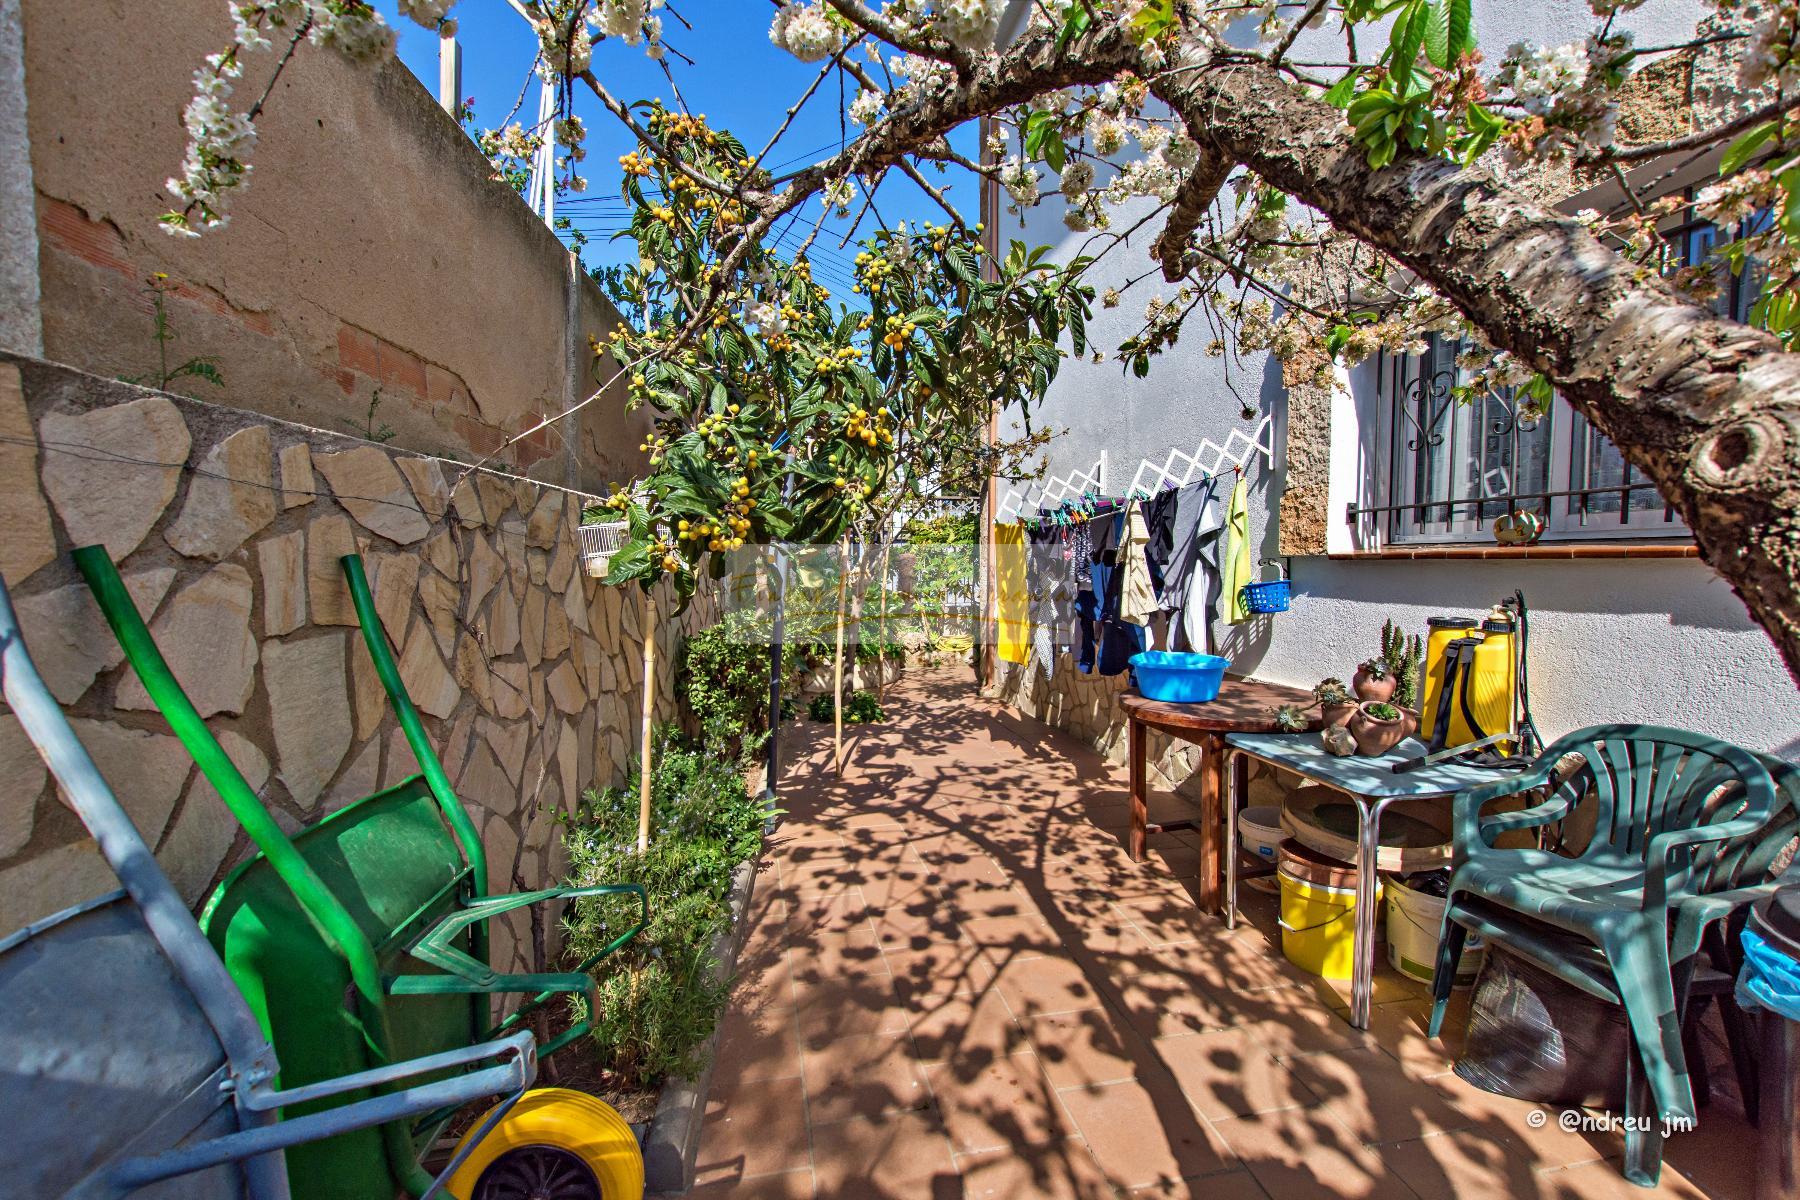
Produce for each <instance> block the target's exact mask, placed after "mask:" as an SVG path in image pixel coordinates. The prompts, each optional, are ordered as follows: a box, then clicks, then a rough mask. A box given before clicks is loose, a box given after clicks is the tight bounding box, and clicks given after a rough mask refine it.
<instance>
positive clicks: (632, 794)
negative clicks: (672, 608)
mask: <svg viewBox="0 0 1800 1200" xmlns="http://www.w3.org/2000/svg"><path fill="white" fill-rule="evenodd" d="M654 762H655V764H656V765H655V767H654V768H653V770H652V771H651V774H650V789H651V835H650V849H649V852H648V853H647V854H644V855H639V854H638V852H637V822H638V770H637V766H636V764H633V767H632V769H631V771H630V777H629V778H628V779H627V781H626V785H625V786H624V787H618V788H606V789H605V790H603V791H600V792H591V791H590V792H589V793H588V794H587V797H586V800H585V802H584V804H583V805H582V807H581V809H580V811H578V812H577V813H575V814H573V815H572V816H571V817H570V818H569V829H568V832H567V836H566V839H565V840H566V843H567V845H568V849H569V860H570V867H569V882H570V883H571V884H573V885H575V886H578V887H586V886H592V885H594V884H601V883H641V884H643V885H644V887H645V889H646V890H647V891H648V893H649V897H650V925H649V927H648V928H647V929H645V930H644V932H643V933H640V934H639V935H638V936H637V937H636V938H635V939H634V940H633V941H631V942H630V943H628V944H627V945H626V946H625V947H624V948H622V949H621V950H619V951H618V952H617V953H615V954H613V955H612V956H611V957H609V958H606V959H603V960H602V961H601V962H600V963H599V965H598V966H597V967H596V968H595V971H594V974H595V980H596V983H597V984H598V999H599V1008H600V1011H599V1012H598V1014H596V1016H595V1018H594V1035H593V1036H594V1041H595V1044H596V1046H597V1048H598V1052H599V1059H600V1063H601V1065H602V1066H603V1067H604V1068H605V1069H607V1070H609V1071H611V1072H613V1073H614V1074H615V1075H616V1077H617V1082H618V1083H619V1084H620V1085H621V1086H623V1087H626V1088H642V1087H647V1086H649V1085H651V1084H653V1083H655V1082H656V1081H657V1080H659V1079H662V1078H664V1077H666V1076H690V1075H693V1074H694V1073H695V1072H697V1071H698V1070H700V1069H701V1068H702V1067H703V1066H705V1062H704V1055H703V1054H702V1052H701V1051H702V1047H703V1046H704V1045H705V1043H706V1039H707V1038H708V1037H710V1036H711V1035H712V1031H713V1027H714V1025H715V1024H716V1023H717V1021H718V1016H719V1012H720V1009H721V1007H722V1006H723V1005H724V1003H725V999H726V993H727V985H726V984H723V983H718V982H715V981H714V980H713V978H712V970H713V966H714V958H713V953H712V945H713V942H714V940H715V939H716V938H717V937H718V935H719V934H720V933H722V932H724V931H725V929H726V927H727V925H728V923H729V921H730V917H731V913H730V908H729V897H730V892H731V873H732V871H733V870H734V869H735V868H736V867H737V866H738V864H739V863H742V862H746V861H748V860H750V859H752V858H754V857H755V856H756V854H757V852H758V850H759V848H760V847H761V845H762V827H763V821H764V819H765V818H766V817H767V816H768V815H769V810H768V809H766V808H765V807H764V806H763V805H762V803H761V802H760V801H758V800H756V799H753V798H752V797H751V795H750V793H749V791H748V790H747V789H746V788H745V786H744V778H743V773H742V771H741V769H740V767H739V764H738V763H737V762H736V761H735V760H734V759H732V758H730V757H727V756H724V755H720V754H717V753H713V752H711V751H710V750H709V749H708V747H707V746H706V745H705V744H703V743H699V742H695V741H692V740H690V739H689V738H687V737H685V736H684V735H682V734H681V733H680V731H678V730H676V729H674V728H673V727H668V726H665V727H662V728H660V729H658V730H657V731H656V735H655V754H654ZM636 912H637V904H636V901H635V900H634V899H632V898H630V897H596V898H593V899H588V900H577V901H575V902H574V903H572V904H571V905H570V908H569V912H568V914H567V915H566V917H565V918H564V928H565V930H566V933H567V939H566V941H567V946H568V951H569V953H570V955H571V956H573V957H577V958H579V957H582V956H585V955H587V954H591V953H593V952H594V951H596V950H598V949H600V948H601V947H602V946H604V945H605V944H606V943H607V942H608V941H610V940H611V939H612V938H613V937H615V936H617V935H618V934H619V933H621V932H623V931H624V930H625V929H626V928H628V927H629V926H630V924H631V922H632V921H633V920H634V919H635V917H636Z"/></svg>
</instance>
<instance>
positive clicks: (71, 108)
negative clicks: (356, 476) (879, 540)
mask: <svg viewBox="0 0 1800 1200" xmlns="http://www.w3.org/2000/svg"><path fill="white" fill-rule="evenodd" d="M18 2H19V0H7V4H8V5H16V4H17V3H18ZM23 9H24V46H25V86H26V90H27V92H28V94H29V128H30V140H31V156H30V169H31V172H32V174H33V176H34V178H35V185H36V196H37V202H36V209H37V211H36V225H37V229H38V233H39V241H40V256H41V280H42V291H43V301H42V312H43V318H42V323H43V353H44V354H45V356H46V357H48V358H51V359H54V360H56V361H60V362H67V363H70V364H72V365H74V366H78V367H81V368H82V369H84V370H88V371H92V372H94V373H95V374H98V375H105V376H128V377H131V376H139V375H142V374H144V373H146V372H149V371H152V370H154V369H155V366H156V343H155V341H154V339H153V338H152V335H151V330H152V326H151V317H150V305H149V301H148V298H147V297H146V295H145V293H144V286H145V280H146V277H147V276H149V275H150V274H151V273H152V272H155V271H163V272H167V273H168V275H169V277H170V279H169V286H170V288H171V290H172V293H173V294H172V297H171V300H170V308H171V315H172V318H173V326H174V329H175V332H176V339H175V341H174V342H173V343H172V345H171V348H170V349H171V355H172V357H173V359H174V361H177V362H179V361H181V360H183V359H186V358H188V357H190V356H193V355H210V356H212V357H214V358H216V359H217V360H218V364H219V369H220V371H221V372H222V374H223V376H224V379H225V387H224V388H223V389H219V388H214V387H212V386H211V385H209V384H207V383H204V382H197V381H196V382H187V383H183V384H182V385H180V388H181V390H183V391H185V392H188V393H190V394H193V395H196V396H200V397H201V398H203V399H206V400H209V401H214V402H218V403H224V404H232V405H235V406H237V407H240V408H246V409H251V410H254V411H258V412H262V413H266V414H267V415H269V416H273V417H279V418H281V419H283V420H290V421H300V422H303V423H306V424H311V425H316V426H319V427H321V428H324V429H330V430H334V431H351V430H353V429H360V428H363V427H364V423H365V421H366V418H367V413H368V407H369V401H370V398H371V396H372V395H373V394H374V391H375V389H376V388H377V387H380V388H381V396H382V400H381V404H380V406H379V409H378V410H377V412H376V415H375V427H376V428H379V427H380V426H382V425H387V426H389V427H391V428H392V429H394V430H395V431H396V433H395V437H394V439H393V443H394V445H396V446H400V447H405V448H407V449H410V450H415V451H421V452H426V453H433V454H447V455H452V456H454V457H457V458H459V459H462V460H464V461H474V459H475V458H476V457H478V456H481V455H485V454H487V453H489V452H491V451H493V450H495V449H496V448H497V447H498V446H499V445H500V443H501V442H502V441H503V440H504V439H505V438H506V437H509V436H511V435H514V434H517V433H520V432H522V431H523V430H525V429H527V428H529V427H530V426H532V425H534V424H536V423H537V422H538V420H540V419H541V418H542V417H543V416H545V415H546V414H549V413H555V412H560V411H562V410H563V409H565V408H567V407H568V406H569V405H570V404H571V403H573V402H574V401H575V400H578V399H580V398H582V397H585V396H587V395H588V394H589V393H590V392H591V391H592V390H593V387H594V379H593V355H592V354H591V353H590V351H589V349H588V338H589V337H590V336H600V335H603V334H604V333H605V331H606V330H607V329H609V328H611V326H612V325H613V324H614V323H615V322H616V320H617V316H616V313H615V312H614V310H613V309H612V307H611V306H610V304H608V302H607V301H606V300H605V298H604V297H603V296H602V295H601V294H600V292H599V290H598V289H597V288H596V287H595V285H594V284H593V283H592V281H591V280H589V279H587V278H586V277H585V276H584V275H583V274H582V273H581V272H580V271H579V270H578V269H577V268H576V267H575V266H574V265H573V264H572V261H571V259H570V256H569V255H568V253H567V252H566V251H565V250H564V248H563V247H562V245H561V244H560V243H559V242H558V241H557V239H556V237H555V236H554V235H552V234H551V232H550V231H549V230H548V229H546V228H545V227H544V225H543V224H542V222H540V221H538V220H537V219H536V218H535V217H534V216H533V215H532V214H531V212H530V210H529V209H528V208H527V207H526V206H525V204H524V203H523V202H522V201H521V200H520V199H519V198H518V197H517V196H516V195H514V194H513V192H512V191H511V190H510V189H509V188H507V187H506V186H505V185H503V184H500V183H497V182H494V181H492V180H491V179H490V178H489V168H488V166H487V163H486V161H485V160H484V159H483V158H482V156H481V155H480V154H479V153H478V152H477V151H476V149H475V147H474V145H473V144H472V143H471V142H470V141H469V139H468V138H467V137H466V136H465V135H464V134H463V133H462V132H461V131H460V130H459V129H458V128H457V126H456V123H455V122H454V121H453V120H452V119H451V118H450V117H449V116H448V115H447V114H446V113H444V111H443V110H442V109H440V108H439V107H438V106H437V104H436V103H435V102H434V101H433V99H432V97H431V96H430V94H428V93H427V91H426V90H425V89H424V88H423V87H421V86H420V84H419V83H418V81H417V80H416V79H414V78H413V76H412V74H411V73H410V72H409V71H408V70H407V69H406V67H405V66H403V65H402V64H401V63H400V62H399V61H398V60H393V61H389V62H387V63H385V64H382V65H380V66H370V65H357V64H352V63H350V62H348V61H346V60H344V59H343V58H342V57H341V56H339V55H337V54H334V53H329V52H323V51H320V50H318V49H317V48H315V47H310V46H306V47H302V48H301V50H300V52H299V53H298V54H296V55H295V56H294V59H293V61H292V63H291V64H290V65H289V67H288V69H287V70H286V72H285V73H284V74H283V75H282V76H281V80H280V82H279V83H278V84H277V86H276V88H275V90H274V93H273V94H272V95H271V97H270V99H269V104H268V107H267V109H266V110H265V112H264V114H263V116H262V118H261V119H260V120H259V122H258V125H257V127H258V129H259V131H260V140H259V144H258V145H257V147H256V152H255V156H254V160H253V161H254V169H253V171H252V174H251V177H250V184H249V188H248V190H247V191H245V192H244V193H243V194H242V195H241V196H239V197H238V198H236V200H235V201H234V203H233V208H232V213H233V216H232V220H231V224H230V226H229V227H228V228H226V229H225V230H222V231H218V232H214V233H209V234H207V235H206V236H205V237H203V238H200V239H198V240H191V239H184V238H172V237H170V236H168V235H167V234H164V233H163V232H161V231H160V230H159V229H158V228H157V220H156V219H157V216H158V215H159V214H160V213H162V212H164V211H166V210H167V209H168V208H169V206H170V201H169V199H168V197H167V196H166V195H165V194H164V193H163V181H164V180H165V179H166V178H168V176H170V175H171V174H174V173H175V172H176V170H177V167H178V165H179V164H180V162H181V158H182V154H183V150H184V147H185V144H186V139H185V133H184V131H183V129H182V125H181V112H182V108H183V106H184V105H185V104H186V102H187V99H188V95H189V92H190V89H191V82H190V80H191V76H192V73H193V71H194V69H195V67H197V66H198V65H199V64H200V62H201V60H202V58H203V57H204V56H205V55H206V54H208V53H210V52H215V51H218V50H220V49H223V48H224V47H225V46H227V45H228V44H229V41H230V24H229V18H228V6H227V5H225V4H222V3H218V2H217V0H159V2H158V3H156V4H141V3H134V2H132V0H23ZM0 15H3V8H0ZM0 24H3V22H0ZM3 46H4V40H3V39H0V47H3ZM273 60H274V55H273V54H268V55H258V56H255V57H254V58H253V59H252V60H251V62H250V63H249V65H248V67H247V70H246V73H245V77H244V78H243V80H242V81H240V84H239V88H238V91H239V95H240V98H242V97H254V96H256V95H259V94H260V93H261V91H262V89H263V88H264V87H265V85H266V83H267V80H268V78H269V74H270V72H271V70H272V64H273ZM5 82H6V80H5V55H4V53H3V52H0V88H3V87H4V85H5ZM0 94H3V93H0ZM12 111H13V110H12V109H10V108H8V107H7V106H6V105H5V104H3V103H0V113H7V114H10V113H11V112H12ZM9 120H10V116H4V117H0V139H3V137H4V134H5V129H6V124H7V122H8V121H9ZM8 158H9V163H8V166H7V168H5V170H6V171H11V170H12V164H11V159H10V156H8ZM6 181H7V177H6V176H4V175H0V184H3V183H5V182H6ZM6 195H7V192H6V191H5V189H4V188H0V203H4V202H5V199H6ZM9 219H10V218H9ZM4 227H5V223H4V222H0V228H4ZM6 250H7V254H8V255H9V256H10V255H11V253H12V252H11V249H10V245H9V246H8V247H7V248H6ZM623 400H624V396H623V391H622V390H615V391H614V392H612V393H610V394H609V395H608V396H607V397H605V398H604V399H603V400H601V401H596V402H595V403H594V404H593V405H591V406H589V407H588V408H587V409H586V410H584V412H583V413H582V414H581V415H580V417H579V418H578V419H574V420H571V421H569V422H565V423H563V424H559V425H557V426H553V427H551V428H550V429H548V430H545V431H542V432H540V433H538V434H536V435H533V436H532V437H531V438H530V439H528V440H526V441H524V442H522V443H520V444H518V445H517V446H515V447H513V448H512V449H511V450H509V451H507V452H506V454H505V455H504V456H503V458H502V462H503V463H504V464H506V465H507V466H508V467H509V468H510V469H513V470H520V471H523V472H525V473H527V474H529V475H531V476H532V477H534V478H540V479H545V480H549V481H552V482H556V483H560V484H564V485H566V486H572V487H581V488H585V489H587V490H590V491H603V490H604V488H603V487H602V485H603V484H604V483H606V482H609V481H612V480H622V479H624V478H627V477H628V476H630V475H631V474H632V473H634V472H636V471H639V470H641V468H642V466H643V463H642V455H640V454H639V452H638V450H637V446H638V444H639V442H640V441H642V435H643V431H644V429H645V428H647V416H646V414H643V413H639V414H633V415H631V416H627V415H626V414H625V412H624V404H623Z"/></svg>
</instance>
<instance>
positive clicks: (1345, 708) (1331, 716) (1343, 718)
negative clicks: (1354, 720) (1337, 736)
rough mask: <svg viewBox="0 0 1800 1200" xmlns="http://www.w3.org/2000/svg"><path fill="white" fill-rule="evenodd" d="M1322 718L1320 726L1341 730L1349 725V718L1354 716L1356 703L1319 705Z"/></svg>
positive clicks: (1351, 701)
mask: <svg viewBox="0 0 1800 1200" xmlns="http://www.w3.org/2000/svg"><path fill="white" fill-rule="evenodd" d="M1319 711H1320V712H1321V714H1323V715H1322V718H1321V721H1320V724H1321V725H1322V726H1323V727H1324V728H1326V729H1341V728H1343V727H1344V726H1346V725H1348V724H1350V718H1351V717H1354V716H1355V715H1356V701H1354V700H1346V701H1344V702H1343V703H1341V704H1321V705H1320V706H1319Z"/></svg>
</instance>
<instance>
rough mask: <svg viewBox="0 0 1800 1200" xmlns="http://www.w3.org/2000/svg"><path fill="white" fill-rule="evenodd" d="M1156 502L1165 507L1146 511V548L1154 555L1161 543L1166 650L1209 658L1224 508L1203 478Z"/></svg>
mask: <svg viewBox="0 0 1800 1200" xmlns="http://www.w3.org/2000/svg"><path fill="white" fill-rule="evenodd" d="M1157 500H1158V501H1167V503H1162V504H1159V505H1157V506H1155V507H1153V508H1152V510H1151V513H1150V519H1151V526H1150V549H1151V552H1152V553H1153V554H1156V555H1160V554H1161V553H1162V552H1161V549H1160V547H1161V546H1162V545H1163V544H1165V542H1164V539H1166V544H1167V546H1168V550H1167V555H1166V558H1165V559H1164V562H1163V566H1162V577H1163V586H1162V589H1161V591H1160V592H1159V593H1158V595H1159V596H1160V597H1161V599H1162V606H1163V611H1164V612H1166V613H1168V614H1169V627H1170V628H1169V649H1171V650H1175V649H1187V650H1193V651H1199V652H1202V653H1210V652H1211V651H1212V649H1213V637H1212V614H1213V606H1214V604H1215V603H1216V602H1217V600H1218V598H1219V593H1220V591H1221V588H1220V584H1219V542H1220V540H1221V539H1220V536H1219V535H1220V533H1221V532H1223V530H1224V528H1225V506H1224V505H1222V504H1220V503H1219V489H1218V485H1217V481H1216V480H1214V479H1212V478H1210V477H1209V478H1206V479H1203V480H1200V481H1198V482H1195V483H1190V484H1187V485H1185V486H1183V487H1180V488H1177V489H1175V490H1174V491H1171V492H1164V493H1162V495H1160V496H1158V497H1157ZM1153 562H1154V559H1153ZM1153 570H1154V567H1153ZM1177 634H1179V635H1180V636H1179V638H1177V636H1176V635H1177ZM1178 641H1179V643H1180V644H1179V645H1177V642H1178Z"/></svg>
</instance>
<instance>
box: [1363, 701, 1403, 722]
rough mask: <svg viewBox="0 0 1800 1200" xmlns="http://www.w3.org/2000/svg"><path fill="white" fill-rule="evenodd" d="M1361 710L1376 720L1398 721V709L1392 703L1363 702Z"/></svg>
mask: <svg viewBox="0 0 1800 1200" xmlns="http://www.w3.org/2000/svg"><path fill="white" fill-rule="evenodd" d="M1363 712H1365V713H1367V714H1368V715H1369V716H1371V717H1373V718H1374V719H1375V720H1377V721H1398V720H1399V719H1400V710H1399V709H1397V708H1395V707H1394V706H1393V705H1392V704H1382V703H1376V704H1365V705H1363Z"/></svg>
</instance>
